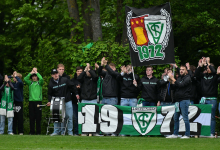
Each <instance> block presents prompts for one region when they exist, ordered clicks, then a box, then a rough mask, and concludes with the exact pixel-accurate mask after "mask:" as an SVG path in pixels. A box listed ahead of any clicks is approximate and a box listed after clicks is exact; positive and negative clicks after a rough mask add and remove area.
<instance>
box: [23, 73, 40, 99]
mask: <svg viewBox="0 0 220 150" xmlns="http://www.w3.org/2000/svg"><path fill="white" fill-rule="evenodd" d="M30 77H31V74H30V73H29V74H28V75H27V76H26V77H25V78H24V82H25V83H26V84H27V85H28V86H29V101H42V99H43V98H42V86H43V84H44V79H43V78H42V76H41V75H40V74H39V73H37V77H38V78H39V80H38V81H31V80H30Z"/></svg>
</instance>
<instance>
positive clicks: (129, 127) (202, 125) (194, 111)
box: [78, 103, 211, 136]
mask: <svg viewBox="0 0 220 150" xmlns="http://www.w3.org/2000/svg"><path fill="white" fill-rule="evenodd" d="M174 113H175V106H174V105H172V106H158V107H156V106H155V107H129V106H118V105H102V104H89V103H79V104H78V125H79V134H82V133H83V134H88V133H100V132H103V133H115V134H125V135H168V134H169V135H170V134H173V131H174V120H173V118H174ZM188 116H189V121H190V134H191V135H204V136H209V135H210V125H211V105H190V106H189V115H188ZM179 134H180V135H184V134H185V123H184V121H183V119H182V116H180V126H179Z"/></svg>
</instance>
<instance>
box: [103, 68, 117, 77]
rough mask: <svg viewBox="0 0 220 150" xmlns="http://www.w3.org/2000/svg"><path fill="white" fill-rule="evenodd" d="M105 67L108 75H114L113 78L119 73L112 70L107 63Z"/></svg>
mask: <svg viewBox="0 0 220 150" xmlns="http://www.w3.org/2000/svg"><path fill="white" fill-rule="evenodd" d="M105 68H106V70H107V71H108V73H109V74H110V75H112V76H114V77H115V78H116V77H117V76H118V75H119V73H118V72H116V71H113V70H112V69H111V68H110V67H109V65H106V66H105Z"/></svg>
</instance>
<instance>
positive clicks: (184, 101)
mask: <svg viewBox="0 0 220 150" xmlns="http://www.w3.org/2000/svg"><path fill="white" fill-rule="evenodd" d="M168 76H169V78H170V80H171V82H172V84H171V89H175V94H174V97H175V101H176V104H175V105H176V106H178V108H179V109H180V111H181V112H179V111H176V112H175V114H174V133H173V135H170V136H168V137H166V138H177V137H178V132H179V117H180V114H181V115H182V116H183V120H184V122H185V129H186V132H185V135H184V136H183V137H181V139H188V138H190V125H189V118H188V110H189V104H190V90H191V86H192V82H191V77H190V76H189V75H188V74H187V68H186V66H184V65H181V66H180V76H179V77H178V79H177V80H176V79H175V78H174V76H173V74H172V73H168Z"/></svg>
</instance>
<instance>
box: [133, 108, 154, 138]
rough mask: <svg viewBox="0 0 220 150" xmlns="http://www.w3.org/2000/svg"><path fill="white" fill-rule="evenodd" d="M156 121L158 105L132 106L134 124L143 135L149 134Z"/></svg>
mask: <svg viewBox="0 0 220 150" xmlns="http://www.w3.org/2000/svg"><path fill="white" fill-rule="evenodd" d="M156 123H157V108H156V107H139V108H137V107H132V124H133V126H134V128H135V129H136V130H137V131H138V132H139V133H140V134H141V135H146V134H148V133H149V132H150V131H151V130H152V129H153V128H154V126H155V125H156Z"/></svg>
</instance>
